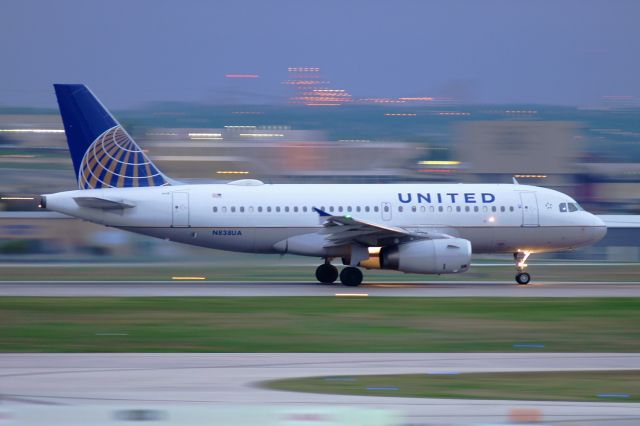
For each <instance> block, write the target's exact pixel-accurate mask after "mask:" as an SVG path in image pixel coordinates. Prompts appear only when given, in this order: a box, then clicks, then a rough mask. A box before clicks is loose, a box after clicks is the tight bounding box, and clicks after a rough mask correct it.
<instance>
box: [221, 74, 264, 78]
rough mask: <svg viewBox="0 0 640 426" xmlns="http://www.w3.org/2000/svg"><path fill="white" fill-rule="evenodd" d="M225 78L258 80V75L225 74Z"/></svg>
mask: <svg viewBox="0 0 640 426" xmlns="http://www.w3.org/2000/svg"><path fill="white" fill-rule="evenodd" d="M225 77H226V78H260V76H259V75H258V74H226V75H225Z"/></svg>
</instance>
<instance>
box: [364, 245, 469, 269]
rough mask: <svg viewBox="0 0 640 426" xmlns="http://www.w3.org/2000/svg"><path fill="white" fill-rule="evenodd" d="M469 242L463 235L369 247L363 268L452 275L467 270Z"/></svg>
mask: <svg viewBox="0 0 640 426" xmlns="http://www.w3.org/2000/svg"><path fill="white" fill-rule="evenodd" d="M470 264H471V242H470V241H469V240H465V239H463V238H443V239H436V240H419V241H411V242H408V243H403V244H397V245H392V246H386V247H370V248H369V258H368V259H366V260H363V261H362V262H360V263H359V264H358V265H359V266H362V267H363V268H367V269H394V270H397V271H401V272H409V273H414V274H456V273H459V272H464V271H466V270H467V269H469V265H470Z"/></svg>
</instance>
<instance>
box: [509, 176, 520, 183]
mask: <svg viewBox="0 0 640 426" xmlns="http://www.w3.org/2000/svg"><path fill="white" fill-rule="evenodd" d="M511 179H513V184H514V185H520V182H518V179H516V177H515V176H512V177H511Z"/></svg>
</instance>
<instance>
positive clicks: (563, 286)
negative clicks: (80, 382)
mask: <svg viewBox="0 0 640 426" xmlns="http://www.w3.org/2000/svg"><path fill="white" fill-rule="evenodd" d="M0 296H51V297H154V296H164V297H169V296H178V297H179V296H184V297H186V296H190V297H206V296H213V297H224V296H228V297H231V296H240V297H242V296H254V297H263V296H332V297H335V296H347V297H349V296H369V297H640V282H610V283H602V282H577V281H576V282H559V281H549V282H536V283H532V284H529V285H526V286H519V285H516V284H515V283H512V282H511V281H499V282H496V281H431V282H428V283H424V282H398V283H393V282H378V283H375V282H373V283H367V284H363V285H361V286H360V287H345V286H342V285H339V284H333V285H324V284H318V283H317V282H275V281H238V282H230V281H0Z"/></svg>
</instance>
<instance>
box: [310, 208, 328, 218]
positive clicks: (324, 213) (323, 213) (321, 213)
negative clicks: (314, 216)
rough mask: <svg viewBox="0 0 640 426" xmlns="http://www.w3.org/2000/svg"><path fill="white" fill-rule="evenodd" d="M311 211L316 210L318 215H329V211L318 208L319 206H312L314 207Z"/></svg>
mask: <svg viewBox="0 0 640 426" xmlns="http://www.w3.org/2000/svg"><path fill="white" fill-rule="evenodd" d="M313 211H314V212H316V213H318V214H319V215H320V216H331V215H330V214H329V213H327V212H325V211H323V210H320V209H319V208H317V207H314V208H313Z"/></svg>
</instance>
